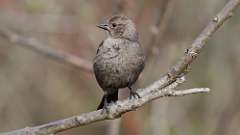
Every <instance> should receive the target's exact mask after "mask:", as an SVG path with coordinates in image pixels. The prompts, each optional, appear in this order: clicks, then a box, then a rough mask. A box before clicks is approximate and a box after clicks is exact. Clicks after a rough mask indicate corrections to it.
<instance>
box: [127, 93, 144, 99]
mask: <svg viewBox="0 0 240 135" xmlns="http://www.w3.org/2000/svg"><path fill="white" fill-rule="evenodd" d="M129 98H130V99H134V98H141V96H140V95H139V94H138V93H137V92H135V91H130V97H129Z"/></svg>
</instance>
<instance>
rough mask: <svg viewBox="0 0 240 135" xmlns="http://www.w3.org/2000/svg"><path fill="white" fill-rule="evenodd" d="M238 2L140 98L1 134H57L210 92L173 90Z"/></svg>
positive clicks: (196, 89)
mask: <svg viewBox="0 0 240 135" xmlns="http://www.w3.org/2000/svg"><path fill="white" fill-rule="evenodd" d="M239 4H240V0H230V1H229V2H228V3H227V4H226V5H225V7H224V8H223V9H222V10H221V11H220V12H219V13H218V14H217V16H216V17H214V19H213V20H211V21H210V23H209V24H208V25H207V27H206V28H205V29H204V30H203V31H202V33H201V34H200V35H199V36H198V37H197V38H196V40H195V41H194V42H193V43H192V46H191V48H190V49H188V51H187V52H186V54H185V56H183V57H182V59H181V60H180V61H179V62H178V63H177V64H176V65H174V66H173V67H172V68H170V70H169V72H168V73H167V74H166V75H164V76H163V77H161V78H160V79H159V80H158V81H156V82H154V83H153V84H151V85H150V86H148V87H146V88H144V89H139V90H138V93H139V95H140V96H141V98H139V99H133V100H128V99H126V100H123V101H118V102H117V103H116V104H112V105H110V106H109V112H108V113H107V112H103V111H102V110H98V111H93V112H89V113H85V114H81V115H79V116H73V117H71V118H67V119H63V120H59V121H55V122H52V123H48V124H44V125H40V126H36V127H27V128H24V129H19V130H15V131H12V132H8V133H2V134H0V135H33V134H34V135H47V134H55V133H58V132H61V131H65V130H67V129H70V128H74V127H78V126H82V125H87V124H90V123H93V122H97V121H102V120H107V119H116V118H118V117H120V116H121V115H122V114H124V113H126V112H128V111H133V110H135V109H137V108H139V107H141V106H143V105H144V104H146V103H148V102H150V101H152V100H154V99H157V98H161V97H173V96H184V95H189V94H197V93H205V92H209V89H208V88H195V89H188V90H182V91H174V90H173V89H174V88H175V87H177V86H178V85H179V84H181V83H183V82H184V81H185V79H184V75H185V74H186V73H187V72H186V70H187V68H188V67H189V65H190V64H191V63H192V62H193V61H194V60H195V59H196V57H197V56H198V54H199V53H200V51H201V50H202V48H203V46H204V45H205V44H206V42H207V41H208V39H209V38H210V37H211V36H212V35H213V34H214V32H216V30H217V29H218V28H219V27H220V26H222V24H223V23H224V22H225V21H226V20H227V19H229V18H230V17H231V16H232V11H233V10H234V9H235V8H236V7H237V6H238V5H239Z"/></svg>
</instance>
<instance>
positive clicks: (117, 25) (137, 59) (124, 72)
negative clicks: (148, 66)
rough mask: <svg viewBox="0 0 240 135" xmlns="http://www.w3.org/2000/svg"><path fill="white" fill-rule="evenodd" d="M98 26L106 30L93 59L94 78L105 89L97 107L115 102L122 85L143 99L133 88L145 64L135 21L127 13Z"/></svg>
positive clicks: (131, 95) (132, 94) (104, 106)
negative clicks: (104, 37) (105, 36)
mask: <svg viewBox="0 0 240 135" xmlns="http://www.w3.org/2000/svg"><path fill="white" fill-rule="evenodd" d="M97 27H99V28H101V29H103V30H105V31H107V38H106V39H105V40H103V41H102V42H101V43H100V45H99V46H98V49H97V53H96V56H95V58H94V60H93V69H94V74H95V78H96V80H97V82H98V84H99V86H100V87H101V88H102V90H103V92H104V95H103V97H102V100H101V102H100V104H99V106H98V108H97V110H100V109H107V106H108V105H109V104H110V103H115V102H116V101H117V100H118V90H119V89H121V88H128V89H129V91H130V97H129V98H130V99H132V98H141V97H140V95H139V94H138V93H137V92H136V91H134V90H133V89H132V85H133V84H134V83H135V82H136V80H137V79H138V77H139V75H140V73H141V72H142V71H143V69H144V66H145V63H144V61H145V55H144V51H143V49H142V47H141V45H140V44H139V41H138V32H137V29H136V25H135V23H134V22H133V21H132V20H131V19H130V18H128V17H127V16H125V15H114V16H112V17H110V18H109V19H107V20H105V21H104V22H103V23H100V24H99V25H97Z"/></svg>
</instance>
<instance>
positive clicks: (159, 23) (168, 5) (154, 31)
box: [146, 0, 175, 60]
mask: <svg viewBox="0 0 240 135" xmlns="http://www.w3.org/2000/svg"><path fill="white" fill-rule="evenodd" d="M174 3H175V0H167V1H166V2H165V4H164V5H165V6H164V9H163V11H162V9H161V8H159V9H158V10H159V11H158V14H157V18H156V20H155V24H154V25H152V26H151V36H150V41H149V43H148V44H147V50H146V59H147V60H148V59H149V57H150V56H151V55H152V54H153V50H154V49H155V48H156V46H157V45H158V44H159V42H160V40H161V38H162V36H163V34H164V32H165V30H166V28H167V25H168V23H169V20H170V18H171V14H172V11H173V7H174ZM160 11H162V13H159V12H160ZM155 50H156V49H155Z"/></svg>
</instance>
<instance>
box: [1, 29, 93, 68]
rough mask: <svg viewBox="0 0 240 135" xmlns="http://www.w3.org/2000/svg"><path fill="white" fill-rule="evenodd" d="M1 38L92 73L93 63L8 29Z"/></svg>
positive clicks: (2, 32) (2, 31)
mask: <svg viewBox="0 0 240 135" xmlns="http://www.w3.org/2000/svg"><path fill="white" fill-rule="evenodd" d="M0 37H2V38H4V39H7V40H8V41H9V42H11V43H13V44H18V45H21V46H23V47H26V48H29V49H31V50H33V51H35V52H37V53H39V54H42V55H44V56H46V57H48V58H52V59H54V60H57V61H59V62H63V63H68V64H70V65H73V66H75V67H77V68H80V69H82V70H84V71H87V72H92V62H90V61H88V60H85V59H82V58H80V57H77V56H74V55H71V54H69V53H66V52H63V51H60V50H56V49H53V48H50V47H48V46H46V45H44V44H43V43H40V42H38V41H37V40H36V39H34V38H27V37H24V36H20V35H18V34H16V33H14V32H12V31H10V30H8V29H0Z"/></svg>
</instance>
